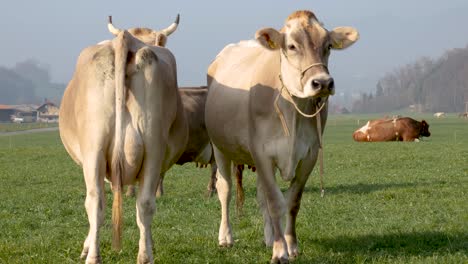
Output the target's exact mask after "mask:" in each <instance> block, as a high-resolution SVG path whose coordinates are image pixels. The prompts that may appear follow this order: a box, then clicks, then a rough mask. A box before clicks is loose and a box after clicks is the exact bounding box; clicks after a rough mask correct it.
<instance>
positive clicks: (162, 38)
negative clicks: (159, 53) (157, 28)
mask: <svg viewBox="0 0 468 264" xmlns="http://www.w3.org/2000/svg"><path fill="white" fill-rule="evenodd" d="M154 42H155V43H154V44H155V45H156V46H159V47H165V46H166V42H167V37H166V35H164V34H158V35H157V36H156V40H155V41H154Z"/></svg>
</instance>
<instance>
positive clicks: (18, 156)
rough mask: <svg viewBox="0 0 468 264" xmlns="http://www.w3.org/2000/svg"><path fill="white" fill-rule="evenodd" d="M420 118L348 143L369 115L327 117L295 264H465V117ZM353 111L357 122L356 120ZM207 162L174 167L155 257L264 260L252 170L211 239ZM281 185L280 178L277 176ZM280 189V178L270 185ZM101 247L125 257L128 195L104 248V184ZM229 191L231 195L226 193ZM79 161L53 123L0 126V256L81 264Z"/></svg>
mask: <svg viewBox="0 0 468 264" xmlns="http://www.w3.org/2000/svg"><path fill="white" fill-rule="evenodd" d="M411 116H412V117H414V118H415V119H418V120H420V119H421V117H425V119H426V121H428V123H429V125H430V128H429V129H430V131H431V133H432V135H431V137H429V138H425V139H424V140H422V142H419V143H400V142H389V143H356V142H354V141H352V138H351V134H352V132H353V131H354V130H355V129H357V128H358V127H360V126H362V125H364V124H365V122H366V121H367V119H368V118H370V117H372V116H348V115H340V116H331V117H330V118H329V121H328V123H327V126H326V129H325V136H324V140H325V144H324V148H325V152H324V153H325V156H324V160H325V180H324V181H325V197H324V198H321V197H320V189H319V188H320V187H319V186H320V184H319V176H318V164H317V166H316V168H317V169H315V170H314V172H313V173H312V175H311V177H310V179H309V182H308V183H307V186H306V191H305V193H304V195H303V197H302V206H301V211H300V212H299V217H298V221H297V233H298V238H299V246H300V256H299V258H298V259H296V260H295V261H294V263H467V262H468V121H466V120H463V119H458V118H456V117H455V116H454V115H449V116H448V117H447V118H444V119H435V118H433V117H432V116H431V115H425V116H415V115H411ZM357 120H360V122H359V123H360V125H358V121H357ZM208 179H209V169H198V168H196V167H195V165H194V164H186V165H184V166H174V167H173V168H172V169H171V170H170V171H169V172H168V173H167V174H166V178H165V191H166V193H165V196H164V197H162V198H160V199H158V200H157V211H156V214H155V217H154V220H153V226H152V227H153V229H152V232H153V239H154V242H155V245H154V253H155V261H156V262H158V263H267V262H269V259H270V256H271V250H270V249H267V248H265V246H264V245H263V244H262V239H263V224H262V217H261V215H260V213H259V212H258V209H257V205H256V200H255V177H254V174H253V173H251V172H247V173H245V176H244V188H245V190H246V203H245V206H244V213H243V215H242V216H237V215H236V214H235V212H234V211H235V210H234V207H235V204H234V200H233V201H232V203H231V208H232V210H231V216H232V224H233V232H234V238H235V244H234V247H232V248H219V247H218V245H217V237H218V234H217V233H218V228H219V220H220V205H219V202H218V200H217V198H216V197H213V198H206V197H205V190H206V185H207V183H208ZM279 182H281V180H279ZM281 186H282V188H283V189H285V188H286V186H287V184H286V183H281ZM107 198H108V201H107V209H106V220H105V224H104V226H103V227H102V229H101V253H102V258H103V262H105V263H135V261H136V255H137V252H138V237H139V232H138V228H137V226H136V223H135V198H126V197H125V198H124V231H123V241H122V242H123V250H122V251H121V252H113V251H112V250H111V248H110V247H111V221H110V213H111V210H110V208H111V202H112V201H111V199H112V195H111V193H110V190H109V188H108V186H107ZM233 198H234V197H233ZM84 199H85V185H84V180H83V176H82V172H81V169H80V168H79V167H78V166H77V165H75V164H74V163H73V161H72V160H71V159H70V158H69V156H68V154H67V153H66V151H65V150H64V148H63V146H62V144H61V141H60V138H59V135H58V132H57V131H54V132H46V133H37V134H27V135H14V136H2V135H0V263H84V261H81V260H80V259H79V256H80V252H81V250H82V243H83V241H84V239H85V238H86V235H87V232H88V220H87V217H86V212H85V209H84Z"/></svg>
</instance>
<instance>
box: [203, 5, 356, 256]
mask: <svg viewBox="0 0 468 264" xmlns="http://www.w3.org/2000/svg"><path fill="white" fill-rule="evenodd" d="M358 37H359V34H358V32H357V31H356V30H355V29H354V28H351V27H339V28H336V29H334V30H332V31H328V30H326V29H325V28H324V27H323V26H322V24H321V23H320V22H319V21H318V19H317V18H316V16H315V15H314V14H313V13H312V12H310V11H297V12H294V13H292V14H291V15H290V16H289V17H288V18H287V20H286V22H285V25H284V27H283V28H282V29H281V30H280V31H278V30H276V29H273V28H263V29H260V30H258V31H257V32H256V41H253V40H251V41H242V42H240V43H237V44H230V45H228V46H226V47H225V48H224V49H223V50H222V51H221V52H220V53H219V54H218V56H217V57H216V58H215V60H214V61H213V62H212V64H211V65H210V66H209V68H208V86H209V88H208V90H209V91H208V99H207V102H206V111H205V119H206V127H207V130H208V134H209V136H210V138H211V141H212V143H213V149H214V155H215V159H216V163H217V164H218V171H217V183H216V188H217V191H218V197H219V200H220V202H221V209H222V210H221V224H220V228H219V237H218V240H219V245H220V246H230V245H232V244H233V242H234V240H233V237H232V231H231V225H230V221H229V202H230V194H231V185H232V182H231V172H232V168H233V164H247V165H250V166H255V167H256V171H257V198H258V201H259V204H260V207H261V208H262V213H263V219H264V235H265V242H266V244H267V245H268V246H273V255H272V262H281V263H283V262H287V261H288V260H289V259H290V258H294V257H296V256H297V255H298V252H299V251H298V244H297V238H296V230H295V222H296V217H297V214H298V212H299V207H300V200H301V196H302V192H303V191H304V186H305V184H306V181H307V179H308V177H309V175H310V172H311V171H312V169H313V167H314V165H315V162H316V160H317V154H318V151H319V145H320V143H319V137H320V136H321V134H322V133H323V129H322V130H321V131H319V129H318V124H317V120H316V118H317V116H314V117H311V118H307V117H305V116H304V115H303V114H301V113H300V112H303V113H307V114H311V113H314V112H316V113H318V115H319V116H320V119H321V127H322V128H323V127H324V126H325V123H326V120H327V111H328V110H327V106H326V103H325V102H326V98H327V97H328V96H329V95H331V94H333V93H334V88H335V87H334V82H333V78H332V77H331V76H330V73H329V71H328V57H329V55H330V52H331V50H332V49H344V48H347V47H349V46H350V45H352V44H353V43H354V42H356V41H357V39H358ZM319 104H321V105H325V107H323V108H322V110H321V111H320V110H318V109H317V107H318V105H319ZM277 169H278V170H279V172H280V174H281V177H282V178H283V179H284V180H285V181H289V182H290V187H289V190H288V191H287V197H286V199H285V197H284V196H283V194H282V193H281V190H280V188H279V187H278V185H277V184H276V181H275V172H276V170H277ZM285 214H286V230H285V231H284V232H283V227H282V225H281V218H282V217H283V216H284V215H285Z"/></svg>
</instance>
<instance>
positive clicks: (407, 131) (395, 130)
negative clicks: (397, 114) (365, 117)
mask: <svg viewBox="0 0 468 264" xmlns="http://www.w3.org/2000/svg"><path fill="white" fill-rule="evenodd" d="M430 135H431V133H430V132H429V125H428V124H427V122H426V121H424V120H422V121H421V122H418V121H416V120H414V119H412V118H409V117H402V118H397V119H389V120H370V121H368V122H367V124H366V125H365V126H363V127H361V128H360V129H358V130H356V131H355V132H354V133H353V139H354V140H355V141H359V142H380V141H418V140H419V138H420V137H429V136H430Z"/></svg>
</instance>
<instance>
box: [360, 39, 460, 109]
mask: <svg viewBox="0 0 468 264" xmlns="http://www.w3.org/2000/svg"><path fill="white" fill-rule="evenodd" d="M467 101H468V46H467V47H465V48H456V49H452V50H449V51H447V52H445V54H444V55H443V56H441V57H440V58H438V59H436V60H433V59H430V58H428V57H423V58H420V59H418V60H417V61H416V62H414V63H412V64H408V65H406V66H403V67H400V68H397V69H395V70H394V71H393V72H390V73H387V74H385V75H384V76H383V77H382V78H381V79H380V80H379V81H378V82H377V84H376V87H375V90H374V91H373V92H370V93H362V94H361V96H360V98H359V100H356V101H354V103H353V107H352V112H355V113H382V112H391V111H399V110H405V109H409V110H412V111H416V112H464V111H465V102H467Z"/></svg>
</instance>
